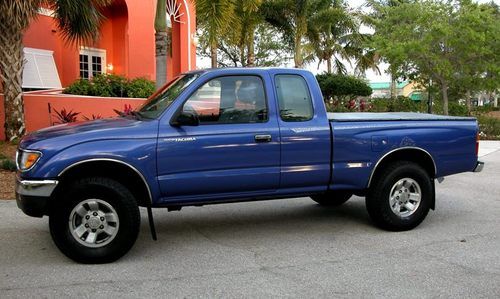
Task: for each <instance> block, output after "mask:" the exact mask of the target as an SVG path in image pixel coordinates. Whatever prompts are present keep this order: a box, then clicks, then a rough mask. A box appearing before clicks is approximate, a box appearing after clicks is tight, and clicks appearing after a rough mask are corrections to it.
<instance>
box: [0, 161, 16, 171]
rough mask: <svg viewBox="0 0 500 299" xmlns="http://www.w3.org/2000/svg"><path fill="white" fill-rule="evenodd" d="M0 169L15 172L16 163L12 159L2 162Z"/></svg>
mask: <svg viewBox="0 0 500 299" xmlns="http://www.w3.org/2000/svg"><path fill="white" fill-rule="evenodd" d="M0 168H1V169H3V170H8V171H15V170H16V163H15V162H14V161H13V160H10V159H5V160H0Z"/></svg>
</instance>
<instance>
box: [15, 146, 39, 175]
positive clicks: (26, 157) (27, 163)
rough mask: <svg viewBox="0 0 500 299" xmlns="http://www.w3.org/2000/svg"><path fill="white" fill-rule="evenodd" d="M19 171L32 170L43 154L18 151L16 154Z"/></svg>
mask: <svg viewBox="0 0 500 299" xmlns="http://www.w3.org/2000/svg"><path fill="white" fill-rule="evenodd" d="M16 156H17V157H16V162H17V169H19V170H20V171H27V170H30V169H31V168H32V167H33V166H35V164H36V162H38V160H39V159H40V157H41V156H42V153H41V152H38V151H30V150H21V149H20V150H18V151H17V153H16Z"/></svg>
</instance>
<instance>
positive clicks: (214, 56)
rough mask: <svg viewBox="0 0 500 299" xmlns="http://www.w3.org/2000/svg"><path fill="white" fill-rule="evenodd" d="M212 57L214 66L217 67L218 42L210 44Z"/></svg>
mask: <svg viewBox="0 0 500 299" xmlns="http://www.w3.org/2000/svg"><path fill="white" fill-rule="evenodd" d="M210 58H211V59H212V68H214V69H215V68H217V42H216V41H214V42H212V43H211V44H210Z"/></svg>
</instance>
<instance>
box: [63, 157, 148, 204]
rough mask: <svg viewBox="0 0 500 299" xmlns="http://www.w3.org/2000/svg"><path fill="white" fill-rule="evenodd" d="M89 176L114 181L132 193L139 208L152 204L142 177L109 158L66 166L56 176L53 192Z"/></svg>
mask: <svg viewBox="0 0 500 299" xmlns="http://www.w3.org/2000/svg"><path fill="white" fill-rule="evenodd" d="M89 176H103V177H108V178H111V179H115V180H117V181H118V182H120V183H122V184H124V186H125V187H126V188H128V189H129V191H130V192H132V194H133V195H134V197H135V199H136V201H137V204H138V205H139V206H149V205H151V204H152V200H153V197H152V193H151V189H150V187H149V184H148V182H147V181H146V178H145V177H144V175H143V174H142V173H141V172H140V171H139V170H138V169H137V168H136V167H134V166H132V165H130V164H129V163H127V162H124V161H120V160H116V159H110V158H96V159H87V160H82V161H78V162H76V163H73V164H71V165H69V166H67V167H66V168H64V169H63V170H62V171H61V172H60V173H59V174H58V179H59V184H58V187H57V188H56V190H55V191H58V189H59V190H61V189H62V188H64V186H65V185H66V184H67V183H68V182H69V181H72V180H74V179H76V178H82V177H89Z"/></svg>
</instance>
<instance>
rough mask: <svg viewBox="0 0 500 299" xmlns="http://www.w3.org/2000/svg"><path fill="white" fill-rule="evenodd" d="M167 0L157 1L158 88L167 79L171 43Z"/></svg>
mask: <svg viewBox="0 0 500 299" xmlns="http://www.w3.org/2000/svg"><path fill="white" fill-rule="evenodd" d="M166 6H167V5H166V0H158V1H157V2H156V16H155V51H156V52H155V56H156V89H159V88H160V87H162V86H163V85H164V84H165V83H166V81H167V53H168V47H169V43H170V38H169V35H168V32H167V31H168V28H167V7H166Z"/></svg>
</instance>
